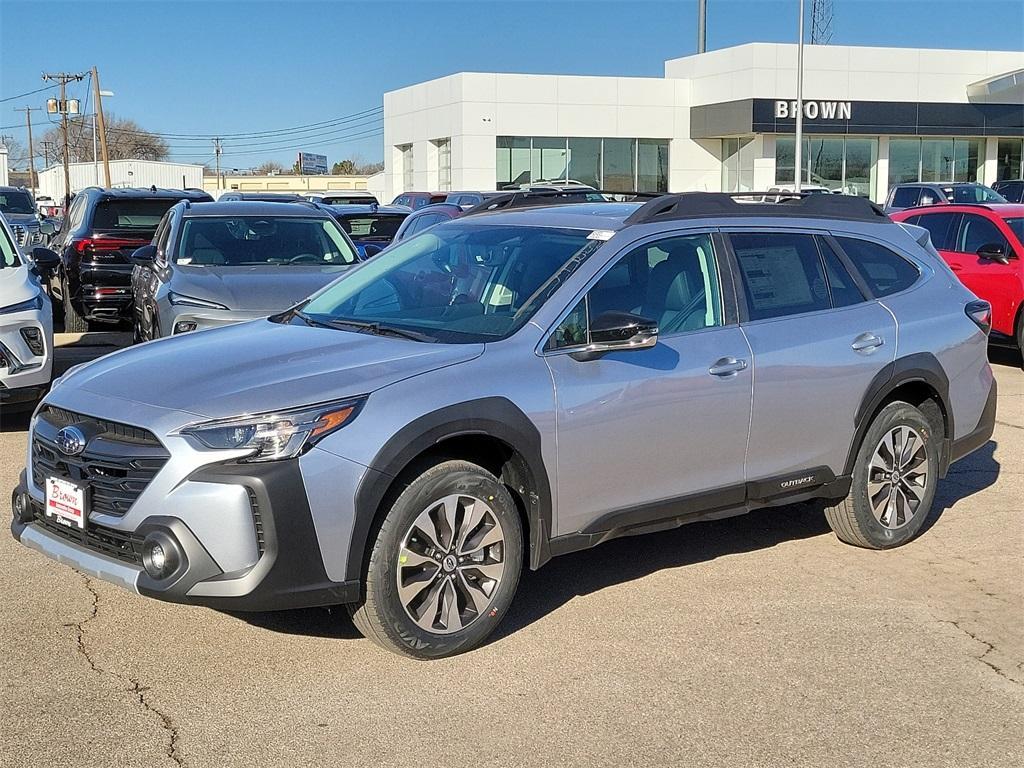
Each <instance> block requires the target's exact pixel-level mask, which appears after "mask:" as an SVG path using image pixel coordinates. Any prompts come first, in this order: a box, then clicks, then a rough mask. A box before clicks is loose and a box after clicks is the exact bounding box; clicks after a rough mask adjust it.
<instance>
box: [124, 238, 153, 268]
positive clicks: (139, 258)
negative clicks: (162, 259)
mask: <svg viewBox="0 0 1024 768" xmlns="http://www.w3.org/2000/svg"><path fill="white" fill-rule="evenodd" d="M128 258H130V259H131V261H132V263H133V264H137V265H139V266H140V267H148V266H149V265H150V264H152V263H153V260H154V259H156V246H155V245H153V244H152V243H150V244H149V245H144V246H142V247H141V248H136V249H135V250H134V251H132V255H131V256H129V257H128Z"/></svg>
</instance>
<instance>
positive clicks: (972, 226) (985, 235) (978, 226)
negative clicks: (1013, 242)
mask: <svg viewBox="0 0 1024 768" xmlns="http://www.w3.org/2000/svg"><path fill="white" fill-rule="evenodd" d="M993 243H994V244H996V245H1001V246H1003V249H1004V250H1006V249H1008V247H1009V246H1008V243H1007V242H1006V238H1005V237H1004V236H1003V233H1002V232H1000V231H999V227H997V226H996V225H995V224H993V223H992V222H991V221H989V220H988V219H986V218H985V217H984V216H978V215H977V214H973V213H965V214H964V220H963V223H962V224H961V225H960V236H959V237H958V238H957V244H956V250H957V251H959V252H960V253H977V252H978V249H979V248H981V247H982V246H983V245H990V244H993Z"/></svg>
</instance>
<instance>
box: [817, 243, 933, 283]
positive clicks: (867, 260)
mask: <svg viewBox="0 0 1024 768" xmlns="http://www.w3.org/2000/svg"><path fill="white" fill-rule="evenodd" d="M836 239H837V240H838V241H839V245H841V246H842V248H843V250H844V251H846V255H847V256H849V257H850V261H852V262H853V264H854V266H855V267H856V268H857V269H858V270H859V271H860V274H861V277H863V278H864V282H866V283H867V284H868V288H870V289H871V292H872V293H874V295H875V296H876V297H879V298H880V297H882V296H889V295H890V294H893V293H897V292H899V291H902V290H904V289H906V288H909V287H910V286H912V285H913V284H914V283H915V282H916V281H917V278H918V277H920V274H921V273H920V272H919V271H918V269H917V267H915V266H914V265H913V264H911V263H910V262H909V261H907V260H906V259H904V258H903V257H902V256H900V255H898V254H896V253H894V252H893V251H890V250H889V249H888V248H886V247H885V246H883V245H878V244H877V243H872V242H869V241H867V240H858V239H856V238H853V237H838V238H836Z"/></svg>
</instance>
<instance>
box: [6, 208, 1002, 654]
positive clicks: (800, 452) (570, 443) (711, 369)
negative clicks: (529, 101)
mask: <svg viewBox="0 0 1024 768" xmlns="http://www.w3.org/2000/svg"><path fill="white" fill-rule="evenodd" d="M589 196H591V192H590V191H587V190H573V191H566V190H548V191H531V190H525V191H522V192H512V193H508V194H506V195H504V196H500V197H496V198H492V199H490V200H487V201H483V202H482V203H480V204H478V205H477V206H474V208H472V209H470V210H468V211H463V210H462V208H461V206H460V205H458V204H447V203H445V204H444V205H446V206H450V208H451V209H458V211H459V213H458V214H456V213H455V210H448V211H447V212H448V213H450V214H452V216H453V217H454V220H452V221H446V222H441V223H439V224H438V225H437V226H435V227H433V228H431V229H429V231H427V232H425V233H424V232H422V231H417V232H415V233H412V234H410V235H409V236H408V237H405V238H399V237H398V235H400V234H401V231H400V229H399V232H397V233H396V239H398V242H396V243H394V244H393V245H392V246H391V247H389V248H387V249H385V250H384V251H382V252H381V253H379V254H376V255H373V256H372V258H370V259H369V260H367V261H363V262H357V250H356V248H355V246H354V244H353V242H352V238H351V237H350V236H349V234H348V233H347V232H346V231H345V230H344V228H343V227H342V226H341V225H339V223H338V219H337V218H336V215H335V213H334V209H332V208H330V207H329V206H323V205H320V204H318V203H310V202H303V203H294V202H293V203H275V202H252V201H235V202H217V203H213V202H197V201H194V200H191V199H187V198H185V199H180V201H175V202H173V204H171V205H170V206H169V208H168V210H167V211H166V212H165V213H164V214H163V215H162V217H158V221H157V222H154V221H151V220H150V219H149V218H145V217H147V216H150V215H152V211H151V210H149V209H146V210H141V211H139V212H138V213H137V214H134V213H131V211H133V210H134V209H133V208H132V207H131V206H127V208H126V209H124V211H125V212H124V215H125V216H126V217H127V221H126V223H125V225H124V226H125V227H126V228H128V229H130V230H131V231H136V229H134V227H136V226H137V225H140V224H141V223H143V222H144V223H145V225H146V226H147V227H148V226H150V225H153V226H154V228H155V233H154V237H153V242H152V243H150V244H148V245H146V246H144V247H142V248H140V249H136V250H135V251H134V252H133V253H132V255H131V256H130V260H131V261H132V262H133V263H134V266H135V270H136V271H135V273H134V276H133V280H135V281H136V283H137V284H136V285H135V290H136V295H137V296H141V297H146V298H145V301H146V302H148V305H147V307H146V308H145V309H144V311H145V312H148V318H149V319H147V320H146V321H145V322H146V323H148V325H146V328H147V329H151V328H152V327H153V323H154V322H155V323H156V326H157V327H158V328H160V332H161V333H165V332H166V330H167V328H168V327H170V329H171V331H172V332H173V330H174V328H175V327H176V326H178V325H179V324H182V323H186V324H192V323H194V324H195V328H199V327H209V326H214V325H219V326H223V327H216V328H211V329H210V330H206V331H204V332H202V333H179V334H175V335H174V337H173V338H170V339H164V340H161V341H156V342H153V343H146V344H141V345H138V346H136V347H133V348H131V349H127V350H123V351H121V352H119V353H117V354H115V355H111V356H108V357H105V358H101V359H99V360H97V361H95V362H92V363H89V364H87V365H84V366H79V367H77V368H75V369H73V370H72V371H70V372H69V373H68V374H66V375H65V376H63V377H62V378H61V379H60V380H59V381H58V382H57V383H56V384H55V385H54V387H53V389H52V390H51V391H50V392H49V394H47V395H46V397H45V399H44V401H43V402H42V404H41V405H40V407H39V408H38V410H37V412H36V415H35V417H34V419H33V422H32V432H31V436H30V446H31V447H30V454H29V461H28V466H27V467H26V468H25V470H24V471H23V472H22V473H21V477H20V479H19V484H18V487H17V488H16V489H15V491H14V494H13V509H14V520H13V523H12V526H11V530H12V533H13V535H14V537H15V538H16V539H17V540H19V541H20V542H21V543H22V544H24V545H25V546H28V547H31V548H33V549H36V550H38V551H40V552H42V553H43V554H46V555H48V556H50V557H52V558H54V559H57V560H60V561H61V562H64V563H66V564H69V565H72V566H74V567H75V568H76V569H78V570H79V571H81V572H83V573H86V574H90V575H92V576H94V577H96V578H99V579H105V580H108V581H111V582H114V583H116V584H119V585H120V586H122V587H125V588H127V589H130V590H132V591H135V592H137V593H139V594H142V595H146V596H149V597H153V598H157V599H161V600H168V601H174V602H181V603H191V604H198V605H206V606H212V607H216V608H221V609H227V610H269V609H276V608H291V607H306V606H314V605H339V604H342V605H346V606H348V609H349V611H350V612H351V614H352V616H353V619H354V622H355V625H356V626H357V627H358V628H359V629H360V630H361V631H362V632H363V633H364V634H365V635H366V636H367V637H369V638H371V639H373V640H374V641H375V642H377V643H379V644H380V645H382V646H384V647H386V648H388V649H390V650H393V651H396V652H398V653H402V654H405V655H408V656H414V657H418V658H438V657H443V656H448V655H451V654H455V653H460V652H463V651H466V650H469V649H471V648H473V647H474V646H476V645H479V644H480V643H481V642H483V641H484V640H485V639H486V638H487V636H488V635H489V634H490V633H491V632H493V630H494V628H495V627H496V626H497V625H498V623H499V622H500V621H501V620H502V618H503V617H504V615H505V614H506V613H507V611H508V610H509V606H510V604H511V602H512V599H513V596H514V595H515V593H516V590H517V587H518V584H519V580H520V575H521V573H522V571H523V570H524V569H525V568H530V569H536V568H540V567H541V566H543V565H544V563H546V562H547V561H548V560H550V559H551V558H552V557H555V556H558V555H561V554H565V553H568V552H574V551H577V550H581V549H585V548H588V547H592V546H595V545H597V544H600V543H601V542H603V541H606V540H608V539H611V538H615V537H617V536H623V535H628V534H631V533H638V532H651V531H657V530H665V529H670V528H675V527H677V526H679V525H681V524H683V523H688V522H692V521H696V520H701V519H706V518H720V517H725V516H728V515H732V514H742V513H744V512H747V511H750V510H753V509H757V508H761V507H771V506H778V505H784V504H789V503H793V502H803V501H806V502H813V503H815V504H817V505H819V506H820V508H821V509H822V511H823V513H824V515H825V517H826V519H827V520H828V523H829V524H830V525H831V527H832V529H833V530H834V531H835V533H836V535H837V536H838V537H839V538H840V539H841V540H843V541H845V542H848V543H850V544H853V545H856V546H860V547H867V548H873V549H886V548H892V547H896V546H899V545H901V544H904V543H906V542H907V541H910V540H911V539H912V538H913V537H914V536H916V535H917V534H918V533H919V532H920V531H921V530H922V527H923V525H924V524H925V521H926V519H927V518H928V515H929V511H930V509H931V506H932V503H933V499H934V498H935V493H936V490H937V489H938V487H939V483H940V480H941V478H942V477H943V476H945V474H946V473H947V471H948V469H949V466H950V465H951V463H952V462H954V461H957V460H958V459H960V458H962V457H963V456H965V455H967V454H968V453H970V452H971V451H973V450H975V449H977V448H979V447H980V446H982V445H984V444H985V443H986V442H987V441H988V440H989V437H990V436H991V434H992V431H993V428H994V423H995V416H996V414H995V407H996V392H995V380H994V377H993V375H992V371H991V369H990V367H989V364H988V361H987V344H988V332H989V330H990V327H991V324H992V322H993V317H992V309H991V307H990V305H989V304H988V303H987V302H986V301H982V300H979V299H978V298H977V297H976V296H975V295H974V294H972V293H971V292H970V291H969V290H968V289H967V288H966V287H964V285H963V284H962V283H960V282H959V281H958V280H957V279H956V277H955V276H954V274H953V273H952V272H951V271H950V270H949V269H947V268H946V267H945V266H944V264H943V261H942V259H941V258H940V257H939V256H938V254H937V253H936V252H935V249H934V248H933V247H932V246H931V242H930V239H929V231H930V230H929V229H928V228H926V227H922V226H917V225H913V224H910V223H906V222H904V223H895V222H893V220H892V219H890V218H889V217H888V216H886V215H884V214H883V213H882V211H881V210H880V209H879V208H878V207H877V206H875V205H873V204H871V203H870V202H868V201H867V200H865V199H863V198H856V197H842V196H835V195H805V196H802V197H799V198H794V197H791V196H788V197H785V198H783V199H781V200H780V202H778V203H765V202H747V203H743V204H741V203H738V202H736V201H735V200H734V198H733V197H732V196H730V195H722V194H710V193H694V194H682V195H663V196H659V197H656V198H655V199H652V200H649V201H647V202H645V203H644V202H641V201H634V202H618V201H615V200H613V199H611V198H605V197H603V196H601V195H596V197H597V198H598V199H597V200H594V201H587V198H588V197H589ZM97 198H98V199H97V200H91V196H87V197H86V198H85V199H86V200H87V201H89V202H88V205H89V206H98V205H103V204H110V203H114V202H117V201H119V200H120V201H121V202H125V201H124V200H121V198H118V197H116V196H115V197H114V198H112V199H110V198H104V197H102V196H100V195H97ZM156 199H158V200H160V201H161V202H164V198H156ZM115 207H116V206H115ZM924 210H925V209H921V211H924ZM973 210H974V208H971V207H968V208H967V209H966V210H964V211H961V212H960V215H961V216H966V215H967V214H968V213H969V212H970V211H973ZM428 211H430V208H429V207H423V208H422V209H421V210H419V211H417V212H416V213H412V214H410V215H409V216H408V218H407V219H406V222H408V221H411V220H413V217H415V216H421V217H425V214H426V213H427V212H428ZM921 211H919V213H921ZM951 212H952V211H951ZM359 213H360V215H362V213H363V212H362V211H360V212H359ZM120 215H121V214H118V216H120ZM136 215H138V216H139V217H142V219H141V220H140V219H136V218H135V216H136ZM929 215H930V214H929ZM922 216H923V213H922ZM96 218H97V217H96V216H94V217H93V219H94V220H95V219H96ZM103 221H107V222H109V217H108V218H107V219H103ZM352 221H355V220H354V219H353V220H352ZM350 223H351V222H350ZM926 223H930V222H926ZM91 226H93V227H94V228H95V224H92V225H91ZM352 226H353V228H354V224H353V225H352ZM403 226H405V224H404V223H403ZM409 226H410V227H411V226H412V225H411V224H410V225H409ZM950 226H952V225H950ZM965 226H967V228H968V232H969V231H970V230H971V229H973V226H974V225H973V224H972V225H965V224H964V222H963V220H962V219H961V220H960V222H959V223H958V225H957V232H958V234H957V236H956V237H961V235H960V234H959V233H961V232H962V231H963V228H964V227H965ZM5 231H6V230H5ZM968 236H969V237H971V238H973V237H974V235H972V234H969V235H965V237H968ZM90 237H91V238H92V239H101V238H99V233H97V232H95V231H93V232H92V233H91V234H90ZM970 242H972V243H973V242H974V241H973V240H970ZM73 250H74V249H73ZM42 251H43V249H40V254H41V255H45V254H43V253H42ZM102 253H105V252H104V251H96V252H95V253H94V254H93V256H99V255H101V254H102ZM118 253H119V256H118V259H117V260H112V261H111V263H112V264H118V265H121V263H122V262H121V260H120V251H118ZM1003 255H1004V256H1005V257H1006V258H1007V259H1009V255H1008V252H1006V251H1004V253H1003ZM5 258H6V257H5ZM93 261H94V262H95V259H94V260H93ZM5 263H6V262H5ZM10 263H11V264H15V263H18V262H17V253H16V252H14V255H13V257H11V260H10ZM90 263H93V262H90ZM96 264H97V265H98V264H99V262H96ZM93 268H94V269H95V270H96V271H99V269H100V267H99V266H95V267H93ZM331 270H336V272H337V273H340V274H341V277H340V279H336V280H334V281H333V282H329V284H326V285H325V286H324V287H323V288H321V289H320V290H315V287H314V286H313V285H311V284H310V282H307V281H314V280H316V281H323V283H319V284H321V285H322V284H324V283H328V281H329V280H330V279H331V278H332V277H334V276H335V272H331V274H329V275H325V273H326V272H330V271H331ZM4 272H6V269H5V270H0V275H2V274H3V273H4ZM117 274H118V275H120V274H121V272H120V271H118V272H117ZM25 280H28V281H29V282H31V280H30V278H27V277H26V278H22V282H24V281H25ZM147 281H149V282H147ZM271 286H274V288H273V290H275V291H276V290H280V292H279V293H274V294H273V296H270V295H269V294H267V295H266V297H265V298H260V299H259V302H260V304H261V305H260V306H259V309H260V311H261V312H265V311H267V310H270V309H272V308H273V307H271V304H272V303H274V302H280V304H279V305H278V306H279V307H280V308H281V311H277V312H275V313H273V314H270V316H269V317H265V318H262V319H258V320H254V321H252V322H248V323H244V324H234V325H224V322H222V321H231V320H237V319H242V318H241V317H238V316H236V315H234V314H233V312H232V310H231V307H232V304H233V302H236V301H241V300H242V298H243V297H249V296H258V295H260V294H261V292H262V291H271ZM32 290H33V289H30V288H27V289H25V291H24V292H23V293H20V294H18V296H19V297H21V298H19V301H32V300H33V299H31V298H25V297H27V295H28V294H29V293H31V291H32ZM36 291H37V293H39V292H38V289H36ZM310 294H311V295H310ZM39 295H40V296H41V293H39ZM40 300H41V299H40ZM252 306H253V307H255V306H256V304H253V305H252ZM182 330H185V328H182ZM13 333H17V334H18V335H20V331H17V332H16V331H11V332H7V331H4V332H3V335H0V339H4V340H5V341H4V343H5V344H6V339H8V338H9V337H10V335H11V334H13ZM147 333H149V334H150V335H152V333H151V332H150V331H148V330H147ZM838 370H841V371H842V376H841V377H837V376H836V371H838ZM694 403H699V405H700V407H693V406H694ZM211 521H213V522H211Z"/></svg>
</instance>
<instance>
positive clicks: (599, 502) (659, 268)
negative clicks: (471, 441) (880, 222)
mask: <svg viewBox="0 0 1024 768" xmlns="http://www.w3.org/2000/svg"><path fill="white" fill-rule="evenodd" d="M716 239H717V238H716V237H713V236H712V234H711V233H710V232H708V231H700V232H693V231H689V232H683V231H679V232H675V233H672V234H661V235H659V236H657V237H654V238H650V239H647V240H645V241H642V242H640V243H638V244H632V245H630V246H627V248H626V249H625V252H624V253H621V252H620V255H618V256H616V257H615V258H614V259H613V260H611V261H610V262H609V265H608V266H607V267H606V268H605V270H604V271H603V273H602V274H600V275H599V277H598V278H597V279H596V280H595V281H592V283H591V285H590V287H589V288H588V289H587V291H586V292H585V294H584V295H583V296H582V297H580V298H578V299H577V301H575V302H574V305H573V307H572V308H571V310H569V311H568V312H567V314H566V315H565V316H564V317H563V319H562V320H561V321H560V322H558V323H557V324H556V326H555V328H554V329H553V332H552V333H551V335H550V337H549V339H548V342H547V345H546V347H545V349H544V351H543V355H544V359H545V361H546V362H547V364H548V367H549V368H550V370H551V376H552V380H553V383H554V388H555V396H556V432H557V453H558V460H557V461H558V464H557V484H556V485H557V494H558V519H557V520H556V521H555V533H556V535H564V534H569V533H573V532H577V531H594V530H609V529H610V528H614V527H619V526H622V525H632V524H642V523H645V522H651V521H654V520H658V519H663V518H666V517H672V516H675V515H678V514H679V511H680V509H682V510H684V511H692V512H698V511H703V510H706V509H714V508H719V507H729V506H738V505H740V504H742V502H743V498H744V493H743V487H742V484H743V480H744V478H743V456H744V452H745V451H746V445H747V427H748V425H749V419H750V393H751V382H752V370H751V367H750V348H749V347H748V346H747V343H746V340H745V339H744V337H743V333H742V331H740V329H739V327H738V325H737V323H736V317H735V301H734V297H735V294H734V293H733V291H732V284H731V274H730V273H729V272H728V269H727V267H726V268H724V269H723V268H722V264H721V262H720V254H721V248H720V246H716V245H715V240H716ZM730 297H732V301H730ZM616 311H617V312H631V313H634V314H639V315H641V316H646V317H650V318H651V319H653V320H655V321H657V322H658V323H659V326H660V333H659V336H658V341H657V344H656V345H655V346H653V347H651V348H648V349H635V350H629V351H617V352H612V353H607V354H605V355H603V356H601V357H598V358H597V359H588V360H582V359H579V351H580V350H581V349H582V348H583V347H585V346H586V345H587V343H588V339H589V327H590V324H591V322H592V321H593V320H594V319H596V318H598V317H599V316H601V315H602V313H605V312H616ZM680 501H681V502H682V504H681V505H680V504H678V503H677V502H680Z"/></svg>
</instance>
